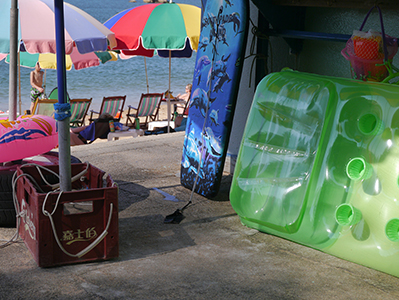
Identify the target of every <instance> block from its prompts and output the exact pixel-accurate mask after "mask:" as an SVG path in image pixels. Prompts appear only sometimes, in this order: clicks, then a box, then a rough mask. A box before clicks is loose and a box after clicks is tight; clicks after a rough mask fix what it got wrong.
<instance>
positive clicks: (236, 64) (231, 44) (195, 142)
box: [180, 0, 249, 197]
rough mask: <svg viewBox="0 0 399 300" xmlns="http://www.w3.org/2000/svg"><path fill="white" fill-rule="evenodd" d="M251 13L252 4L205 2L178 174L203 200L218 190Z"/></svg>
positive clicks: (243, 0) (238, 0) (235, 0)
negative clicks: (250, 5)
mask: <svg viewBox="0 0 399 300" xmlns="http://www.w3.org/2000/svg"><path fill="white" fill-rule="evenodd" d="M248 11H249V4H248V0H232V1H223V0H215V1H207V2H206V6H205V9H204V11H203V18H202V26H201V27H202V28H201V35H200V42H199V49H198V52H197V60H196V64H195V70H194V79H193V87H192V94H191V97H190V102H189V116H188V119H187V125H186V138H185V140H184V147H183V156H182V162H181V173H180V174H181V184H182V185H183V186H185V187H187V188H189V189H192V188H193V186H195V189H194V191H195V192H196V193H198V194H201V195H203V196H205V197H214V196H215V195H216V194H217V193H218V191H219V186H220V182H221V178H222V173H223V168H224V161H225V159H226V154H227V146H228V141H229V136H230V131H231V125H232V120H233V115H234V108H235V103H236V99H237V93H238V87H239V82H240V78H241V70H242V64H243V59H244V54H245V46H246V39H247V31H248ZM204 122H205V124H204ZM194 148H195V150H194ZM192 150H194V151H192ZM199 168H200V170H199Z"/></svg>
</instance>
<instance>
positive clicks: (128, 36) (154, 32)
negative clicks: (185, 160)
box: [104, 2, 201, 131]
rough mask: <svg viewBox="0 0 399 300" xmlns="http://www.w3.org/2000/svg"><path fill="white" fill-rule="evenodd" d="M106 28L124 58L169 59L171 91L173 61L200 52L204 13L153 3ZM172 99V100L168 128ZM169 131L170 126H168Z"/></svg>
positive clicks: (122, 14)
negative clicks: (202, 14) (155, 53)
mask: <svg viewBox="0 0 399 300" xmlns="http://www.w3.org/2000/svg"><path fill="white" fill-rule="evenodd" d="M104 25H105V26H106V27H107V28H109V29H110V30H111V31H112V32H114V33H115V38H116V47H115V48H114V49H118V50H122V51H121V52H122V53H123V54H124V55H140V56H145V57H146V56H147V57H151V56H152V55H153V54H154V50H156V52H157V54H158V56H161V57H168V58H169V90H170V85H171V84H170V81H171V58H172V57H191V54H192V51H193V50H197V49H198V43H199V36H200V32H201V9H200V8H199V7H197V6H194V5H189V4H176V3H171V2H170V3H162V4H160V3H151V4H145V5H141V6H137V7H134V8H130V9H127V10H124V11H122V12H120V13H118V14H116V15H115V16H113V17H111V18H110V19H109V20H108V21H106V22H105V23H104ZM170 115H171V112H170V96H169V97H168V125H170V124H169V119H170V118H169V116H170ZM168 131H169V126H168Z"/></svg>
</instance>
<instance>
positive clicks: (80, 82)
mask: <svg viewBox="0 0 399 300" xmlns="http://www.w3.org/2000/svg"><path fill="white" fill-rule="evenodd" d="M65 2H68V3H70V4H72V5H75V6H76V7H78V8H80V9H82V10H84V11H85V12H86V13H88V14H90V15H91V16H93V17H94V18H96V19H97V20H98V21H100V22H101V23H104V22H105V21H107V20H108V19H109V18H111V17H112V16H114V15H115V14H117V13H119V12H121V11H123V10H125V9H128V8H131V7H136V6H139V5H145V3H144V2H143V0H136V2H129V0H85V1H82V0H68V1H65ZM173 2H176V3H185V4H191V5H195V6H198V7H200V8H201V0H175V1H173ZM195 60H196V52H193V55H192V57H191V58H172V59H171V91H172V92H173V95H177V94H178V93H184V92H185V86H186V85H187V84H188V83H191V82H192V80H193V75H194V65H195ZM146 66H147V72H148V85H149V92H151V93H164V92H165V91H166V90H168V88H169V59H168V58H162V57H159V56H156V55H155V56H154V57H150V58H146ZM20 70H21V71H20V85H21V93H20V94H21V111H22V112H24V111H25V110H27V109H29V106H30V99H29V93H30V80H29V74H30V72H31V71H32V69H30V68H25V67H21V68H20ZM66 81H67V92H68V94H69V97H70V98H93V100H92V104H91V107H90V108H91V109H93V110H95V111H98V110H99V109H100V106H101V101H102V99H103V97H107V96H123V95H126V96H127V97H126V104H125V105H126V106H127V105H133V106H134V105H137V104H138V102H139V100H140V95H141V94H142V93H146V92H147V83H146V73H145V63H144V57H140V56H136V57H133V58H130V59H127V60H122V59H118V60H117V61H109V62H106V63H105V64H100V65H99V66H97V67H91V68H87V69H82V70H75V69H74V68H72V70H70V71H67V72H66ZM55 87H57V71H56V70H45V90H46V94H49V93H50V92H51V90H52V89H53V88H55ZM18 93H19V90H18ZM19 107H20V105H19V96H18V105H17V110H18V113H19ZM8 109H9V65H8V64H7V63H6V62H5V61H4V60H3V61H0V111H4V112H6V111H7V110H8Z"/></svg>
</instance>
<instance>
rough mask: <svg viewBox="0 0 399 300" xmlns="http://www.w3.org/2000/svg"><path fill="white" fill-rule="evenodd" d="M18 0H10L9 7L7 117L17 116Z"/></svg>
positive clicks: (10, 118) (13, 117)
mask: <svg viewBox="0 0 399 300" xmlns="http://www.w3.org/2000/svg"><path fill="white" fill-rule="evenodd" d="M17 55H18V0H12V1H11V8H10V75H9V94H8V106H9V108H8V119H9V120H10V121H14V120H15V119H16V118H17V84H18V76H17V73H18V70H17V64H18V59H17Z"/></svg>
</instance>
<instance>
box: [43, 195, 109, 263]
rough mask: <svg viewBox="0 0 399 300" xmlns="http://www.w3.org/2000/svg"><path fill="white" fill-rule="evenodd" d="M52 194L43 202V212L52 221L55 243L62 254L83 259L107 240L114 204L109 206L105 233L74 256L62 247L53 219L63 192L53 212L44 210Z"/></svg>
mask: <svg viewBox="0 0 399 300" xmlns="http://www.w3.org/2000/svg"><path fill="white" fill-rule="evenodd" d="M50 194H51V192H49V193H47V195H46V197H45V199H44V201H43V206H42V212H43V214H44V215H45V216H47V217H48V218H49V220H50V223H51V228H52V230H53V235H54V238H55V241H56V242H57V244H58V246H59V247H60V249H61V250H62V252H64V253H65V254H66V255H68V256H70V257H78V258H80V257H82V256H83V255H85V254H87V253H88V252H90V251H91V250H92V249H93V248H94V247H96V246H97V245H98V244H99V243H100V242H101V241H102V240H103V239H104V238H105V236H106V235H107V234H108V229H109V226H110V224H111V218H112V212H113V208H114V206H113V204H112V203H110V205H109V216H108V222H107V226H106V227H105V229H104V231H103V232H102V233H101V234H100V235H99V236H98V237H97V238H96V240H95V241H93V243H91V244H90V245H89V246H87V247H86V248H85V249H83V250H82V251H80V252H79V253H77V254H72V253H69V252H68V251H66V250H65V248H64V247H63V246H62V244H61V242H60V240H59V238H58V236H57V232H56V229H55V225H54V221H53V217H52V215H53V214H54V212H55V211H56V210H57V206H58V203H59V200H60V199H61V195H62V192H60V193H59V195H58V197H57V201H56V204H55V207H54V209H53V211H52V212H51V213H49V212H48V211H47V210H46V209H45V208H44V207H45V205H46V201H47V199H48V196H49V195H50Z"/></svg>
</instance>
